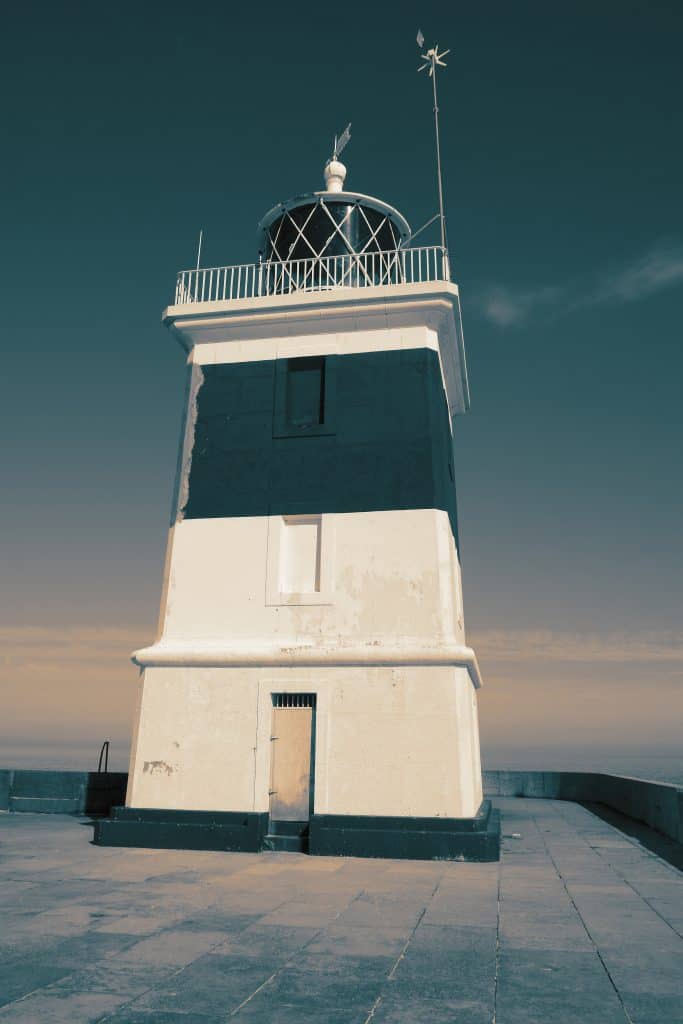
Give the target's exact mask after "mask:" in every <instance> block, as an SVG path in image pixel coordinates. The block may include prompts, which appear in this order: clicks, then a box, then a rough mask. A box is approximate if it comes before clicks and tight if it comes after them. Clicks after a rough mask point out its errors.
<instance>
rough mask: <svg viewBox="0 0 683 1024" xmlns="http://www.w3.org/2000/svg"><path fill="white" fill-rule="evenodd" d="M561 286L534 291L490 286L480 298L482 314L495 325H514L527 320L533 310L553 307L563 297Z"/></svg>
mask: <svg viewBox="0 0 683 1024" xmlns="http://www.w3.org/2000/svg"><path fill="white" fill-rule="evenodd" d="M563 295H564V293H563V291H562V289H561V288H551V287H548V288H537V289H536V290H534V291H526V292H519V291H512V289H510V288H503V287H497V288H491V289H489V291H487V292H485V293H484V295H483V296H482V298H481V306H482V310H483V313H484V316H486V318H487V319H488V320H491V321H492V322H493V323H494V324H496V326H497V327H516V326H517V325H518V324H522V323H524V322H525V321H526V320H528V318H529V316H530V315H531V313H532V312H534V310H537V309H539V308H543V307H545V308H550V309H552V308H553V307H555V306H556V305H557V304H558V303H559V302H560V301H561V300H562V298H563Z"/></svg>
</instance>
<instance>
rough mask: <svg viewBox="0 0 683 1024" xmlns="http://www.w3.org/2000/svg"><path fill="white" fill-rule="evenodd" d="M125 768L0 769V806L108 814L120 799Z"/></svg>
mask: <svg viewBox="0 0 683 1024" xmlns="http://www.w3.org/2000/svg"><path fill="white" fill-rule="evenodd" d="M127 778H128V776H127V775H126V773H125V772H67V771H32V770H24V769H19V768H5V769H0V810H1V811H29V812H33V813H38V814H108V813H109V811H110V809H111V807H112V806H114V805H115V804H121V803H123V801H124V799H125V793H126V780H127Z"/></svg>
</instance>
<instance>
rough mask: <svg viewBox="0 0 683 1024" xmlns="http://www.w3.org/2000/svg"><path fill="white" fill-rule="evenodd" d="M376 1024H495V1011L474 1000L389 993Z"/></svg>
mask: <svg viewBox="0 0 683 1024" xmlns="http://www.w3.org/2000/svg"><path fill="white" fill-rule="evenodd" d="M372 1024H491V1007H490V1006H489V1005H487V1004H484V1003H477V1002H473V1001H472V1000H444V999H427V998H415V997H411V996H406V995H405V994H403V993H401V994H398V995H397V994H395V993H392V992H389V993H388V994H385V995H383V996H382V999H381V1001H380V1003H379V1004H378V1006H377V1008H376V1010H375V1012H374V1014H373V1016H372Z"/></svg>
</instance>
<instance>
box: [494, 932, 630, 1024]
mask: <svg viewBox="0 0 683 1024" xmlns="http://www.w3.org/2000/svg"><path fill="white" fill-rule="evenodd" d="M548 1021H553V1024H557V1022H561V1024H565V1022H567V1024H569V1022H571V1024H576V1022H578V1021H580V1022H581V1024H626V1022H627V1017H626V1015H625V1013H624V1010H623V1007H622V1004H621V1001H620V999H619V997H618V995H617V993H616V992H615V990H614V988H613V986H612V984H611V983H610V980H609V978H608V976H607V974H606V973H605V970H604V968H603V966H602V964H601V963H600V960H599V958H598V956H597V954H595V953H572V952H567V951H564V950H562V951H560V950H547V951H545V952H542V951H540V950H538V951H537V950H529V949H514V948H511V949H506V950H503V951H502V952H501V957H500V967H499V973H498V990H497V1002H496V1022H497V1024H548Z"/></svg>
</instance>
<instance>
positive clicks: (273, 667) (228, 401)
mask: <svg viewBox="0 0 683 1024" xmlns="http://www.w3.org/2000/svg"><path fill="white" fill-rule="evenodd" d="M345 174H346V170H345V168H344V166H343V165H342V164H341V163H340V162H339V160H338V159H337V158H336V157H335V158H333V159H332V160H331V161H330V162H329V163H328V164H327V166H326V169H325V177H326V189H325V190H324V191H322V192H315V193H308V194H306V195H302V196H298V197H297V198H295V199H293V200H291V201H289V202H287V203H285V204H282V205H279V206H277V207H276V208H274V209H273V210H271V211H270V212H269V213H268V214H267V215H266V217H265V218H264V219H263V221H262V223H261V226H260V232H261V236H260V237H261V247H260V248H261V251H260V255H259V260H258V262H257V263H254V264H250V265H245V266H235V267H222V268H215V269H201V270H197V271H188V272H184V273H181V274H180V275H179V278H178V284H177V290H176V296H175V301H174V303H173V305H171V306H169V307H168V308H167V309H166V310H165V312H164V322H165V323H166V325H167V326H168V327H169V328H170V330H171V332H172V333H173V334H174V336H175V337H176V338H177V339H178V341H179V342H180V344H181V345H182V347H183V349H184V351H185V352H186V353H187V362H188V385H187V405H186V417H185V426H184V430H183V436H182V440H181V450H180V455H179V460H178V472H177V480H176V487H175V499H174V510H173V521H172V524H171V528H170V532H169V539H168V550H167V557H166V568H165V574H164V585H163V596H162V601H161V616H160V626H159V635H158V638H157V640H156V642H155V643H154V644H153V645H152V646H151V647H148V648H145V649H144V650H140V651H137V652H136V654H135V660H136V662H137V663H138V664H139V665H140V666H141V668H142V669H143V670H144V671H143V673H142V683H141V688H140V697H139V707H138V711H137V721H136V726H135V732H134V737H133V750H132V757H131V764H130V775H129V784H128V794H127V800H126V807H124V808H117V809H115V811H114V813H113V817H112V819H111V820H108V821H105V822H101V823H99V825H98V841H99V842H101V843H107V844H116V845H118V844H121V845H143V846H174V847H186V848H205V849H240V850H259V849H284V850H301V851H306V850H307V851H308V852H309V853H312V854H352V855H356V856H387V857H421V858H430V857H439V858H458V859H461V858H465V859H474V860H490V859H495V858H496V857H497V856H498V832H499V827H498V823H497V820H496V817H495V813H493V812H491V811H490V807H489V805H488V804H487V803H486V802H485V801H483V800H482V782H481V766H480V755H479V736H478V724H477V690H478V688H479V686H480V685H481V679H480V675H479V669H478V667H477V661H476V658H475V655H474V652H473V651H472V650H471V649H470V648H469V647H468V646H467V645H466V641H465V629H464V624H463V608H462V586H461V576H460V557H459V543H458V527H457V514H456V495H455V478H454V463H453V423H454V419H455V417H456V416H457V415H458V414H460V413H464V412H465V411H466V409H467V407H468V386H467V371H466V365H465V351H464V347H463V338H462V331H461V320H460V309H459V300H458V289H457V287H456V285H455V284H454V283H452V282H451V280H450V271H449V262H448V256H447V253H446V251H445V249H443V248H442V247H436V246H433V247H419V248H415V247H412V248H411V247H409V244H408V240H409V235H410V232H409V228H408V225H407V223H406V221H405V220H404V218H403V217H402V216H401V215H400V214H399V213H398V212H397V211H396V210H395V209H393V208H392V207H390V206H388V205H387V204H386V203H384V202H382V201H379V200H377V199H373V198H370V197H368V196H365V195H360V194H357V193H352V192H348V191H345V189H344V178H345Z"/></svg>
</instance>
